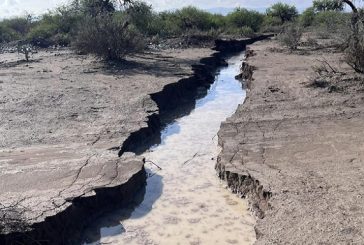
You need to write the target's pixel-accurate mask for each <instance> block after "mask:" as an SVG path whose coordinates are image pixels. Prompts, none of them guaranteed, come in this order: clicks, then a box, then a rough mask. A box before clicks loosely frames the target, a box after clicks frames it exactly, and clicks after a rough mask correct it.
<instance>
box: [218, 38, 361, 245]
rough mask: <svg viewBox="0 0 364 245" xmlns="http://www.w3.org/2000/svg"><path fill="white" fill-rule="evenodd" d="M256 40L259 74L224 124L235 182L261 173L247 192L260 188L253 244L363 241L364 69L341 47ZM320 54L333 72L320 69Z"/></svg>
mask: <svg viewBox="0 0 364 245" xmlns="http://www.w3.org/2000/svg"><path fill="white" fill-rule="evenodd" d="M251 49H252V50H254V51H255V54H256V55H255V56H253V57H250V58H249V59H248V63H249V65H251V66H254V67H255V70H254V74H253V80H252V81H250V84H249V91H248V97H247V99H246V101H245V103H244V104H243V105H241V106H240V107H239V108H238V110H237V112H236V113H235V114H234V115H233V116H232V117H231V118H229V119H228V120H227V121H226V122H225V123H224V124H223V125H222V128H221V130H220V133H219V136H220V144H221V145H222V146H223V151H222V153H221V155H220V158H219V163H218V165H217V166H218V170H219V171H221V172H220V174H222V175H223V174H225V175H226V174H227V173H229V174H230V175H229V176H230V177H229V178H227V179H228V181H229V180H230V182H231V183H230V185H231V186H235V187H236V186H238V188H235V189H236V191H241V192H243V193H244V186H242V185H241V183H243V182H244V181H243V180H244V179H245V180H247V179H248V180H249V183H250V185H251V183H252V182H251V181H253V182H254V188H251V189H250V190H248V191H249V192H250V193H247V190H246V189H245V194H246V195H247V196H248V197H249V196H250V197H252V196H254V195H255V196H258V198H251V201H252V208H253V209H254V210H255V211H257V213H258V214H259V215H258V216H260V218H261V219H259V220H258V223H257V225H256V232H257V242H256V244H363V243H364V188H363V187H364V182H363V180H364V125H363V122H364V113H363V112H364V79H363V77H361V76H359V75H357V74H355V73H354V72H353V70H352V69H351V68H350V67H349V66H347V65H346V64H345V63H344V62H342V60H343V54H342V53H340V52H336V51H335V50H330V49H318V50H312V49H311V50H309V49H306V50H304V51H302V50H301V51H299V52H294V53H289V52H287V51H283V50H281V47H280V46H279V45H278V44H277V43H276V42H275V41H265V42H259V43H256V44H254V45H252V46H251ZM319 60H321V61H323V60H326V61H327V62H328V63H329V64H330V65H331V66H332V67H333V68H334V70H335V71H336V73H335V72H332V70H331V68H329V67H328V66H327V65H325V66H326V70H328V71H329V72H325V71H324V72H320V73H321V75H319V74H318V73H317V72H315V71H318V70H319V69H317V67H321V68H323V67H322V66H323V64H324V63H325V62H320V61H319ZM314 67H316V68H314ZM321 70H322V69H321ZM315 79H316V83H315V85H312V82H313V81H314V80H315ZM231 173H232V174H234V175H232V174H231ZM232 176H233V177H234V176H239V181H237V180H236V179H238V177H236V178H235V177H234V178H233V177H232ZM234 181H235V182H234ZM245 183H247V182H245ZM239 185H240V186H239ZM262 188H263V189H262ZM253 192H254V193H253ZM258 192H259V193H258ZM261 199H265V201H262V200H261ZM266 201H268V202H266Z"/></svg>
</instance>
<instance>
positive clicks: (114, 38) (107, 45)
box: [73, 15, 144, 60]
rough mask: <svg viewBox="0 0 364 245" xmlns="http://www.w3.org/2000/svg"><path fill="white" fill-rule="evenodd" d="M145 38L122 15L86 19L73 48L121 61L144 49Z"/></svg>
mask: <svg viewBox="0 0 364 245" xmlns="http://www.w3.org/2000/svg"><path fill="white" fill-rule="evenodd" d="M143 40H144V38H143V37H142V36H141V34H140V33H139V32H138V31H137V30H136V29H135V27H134V26H133V25H128V24H127V22H126V21H125V18H124V17H122V16H120V15H99V16H96V17H86V18H85V19H84V21H83V22H82V23H81V25H80V29H79V31H78V33H77V37H76V40H75V41H74V42H73V46H74V47H75V48H76V49H77V50H78V51H80V52H83V53H90V54H95V55H97V56H99V57H102V58H105V59H107V60H121V59H123V58H124V57H125V55H127V54H129V53H133V52H138V51H140V50H142V49H143V48H144V41H143Z"/></svg>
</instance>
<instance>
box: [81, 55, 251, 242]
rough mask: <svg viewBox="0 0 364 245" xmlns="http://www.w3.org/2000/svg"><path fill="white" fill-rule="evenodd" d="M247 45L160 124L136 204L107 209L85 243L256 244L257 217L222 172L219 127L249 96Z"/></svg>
mask: <svg viewBox="0 0 364 245" xmlns="http://www.w3.org/2000/svg"><path fill="white" fill-rule="evenodd" d="M243 58H244V53H241V54H239V55H237V56H234V57H231V58H229V59H228V60H227V61H228V64H229V65H228V66H227V67H223V68H221V69H220V70H218V72H217V75H216V77H215V82H214V83H213V84H212V86H211V87H210V89H209V90H208V92H207V94H206V96H204V97H203V98H201V99H199V100H197V102H196V106H195V109H194V110H192V112H190V113H189V114H188V115H185V116H183V117H181V118H178V119H176V120H174V121H173V122H172V123H170V124H168V125H166V127H165V128H164V129H163V131H162V135H161V143H160V144H157V145H154V146H152V147H151V148H150V149H149V150H148V151H146V152H145V153H144V154H143V156H144V157H145V159H146V168H147V173H148V179H147V186H146V189H145V190H144V191H142V192H141V193H140V194H139V195H138V197H137V198H136V200H135V205H134V206H131V207H129V208H126V209H121V210H118V211H114V212H112V213H109V214H107V215H106V216H103V217H102V218H101V219H99V220H97V222H95V223H94V224H93V225H91V226H90V227H89V228H88V229H87V231H86V234H85V239H84V242H83V243H82V244H85V245H86V244H87V245H88V244H252V243H253V242H254V240H255V233H254V218H253V217H252V216H251V215H250V212H249V211H248V205H247V202H246V201H245V200H243V199H240V198H239V197H237V196H236V195H234V194H232V193H231V192H230V191H229V190H228V189H227V188H226V186H225V184H224V183H223V182H221V181H220V180H219V179H218V177H217V176H216V172H215V169H214V166H215V164H216V158H217V155H218V153H219V151H220V149H219V147H218V145H217V140H218V139H217V132H218V130H219V128H220V124H221V122H222V121H224V120H225V119H226V118H227V117H229V116H231V115H232V114H233V113H234V111H235V110H236V108H237V106H238V105H239V104H240V103H242V102H243V101H244V99H245V90H244V89H243V86H242V84H241V83H240V82H239V81H237V80H236V79H235V75H237V74H238V72H239V68H240V64H241V63H242V59H243Z"/></svg>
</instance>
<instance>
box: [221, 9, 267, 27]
mask: <svg viewBox="0 0 364 245" xmlns="http://www.w3.org/2000/svg"><path fill="white" fill-rule="evenodd" d="M263 21H264V16H263V15H262V14H260V13H259V12H257V11H250V10H247V9H243V8H237V9H235V11H234V12H232V13H230V14H228V15H227V16H226V22H227V24H228V25H229V26H232V27H235V28H239V29H240V28H242V27H249V28H251V29H252V30H253V31H255V32H256V31H258V30H259V29H260V28H261V26H262V23H263Z"/></svg>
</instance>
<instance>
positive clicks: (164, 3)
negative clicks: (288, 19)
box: [0, 0, 312, 19]
mask: <svg viewBox="0 0 364 245" xmlns="http://www.w3.org/2000/svg"><path fill="white" fill-rule="evenodd" d="M68 1H69V0H0V19H3V18H8V17H12V16H19V15H24V14H26V13H30V14H35V15H39V14H42V13H45V12H46V11H47V10H49V9H52V8H54V7H57V6H59V5H61V4H64V3H67V2H68ZM145 1H146V2H148V3H150V4H152V6H153V8H154V9H156V10H158V11H161V10H171V9H176V8H180V7H183V6H187V5H194V6H196V7H199V8H202V9H215V8H229V9H230V8H235V7H244V8H248V9H255V10H258V11H264V10H265V9H266V8H267V7H269V6H270V5H272V4H273V3H275V2H278V0H145ZM281 2H286V3H289V4H294V5H296V6H297V8H298V9H299V10H303V9H305V8H306V7H309V6H310V5H311V3H312V1H311V0H281Z"/></svg>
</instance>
